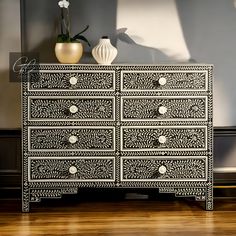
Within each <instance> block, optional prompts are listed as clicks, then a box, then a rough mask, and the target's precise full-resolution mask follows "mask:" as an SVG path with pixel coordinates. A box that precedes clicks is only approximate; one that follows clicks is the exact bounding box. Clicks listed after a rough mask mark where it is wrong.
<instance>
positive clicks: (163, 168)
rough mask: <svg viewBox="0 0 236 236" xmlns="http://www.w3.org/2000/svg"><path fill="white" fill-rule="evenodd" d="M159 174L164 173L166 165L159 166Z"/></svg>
mask: <svg viewBox="0 0 236 236" xmlns="http://www.w3.org/2000/svg"><path fill="white" fill-rule="evenodd" d="M158 171H159V173H160V174H165V173H166V167H165V166H160V167H159V169H158Z"/></svg>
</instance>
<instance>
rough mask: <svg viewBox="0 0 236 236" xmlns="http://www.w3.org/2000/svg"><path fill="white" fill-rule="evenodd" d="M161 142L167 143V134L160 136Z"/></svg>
mask: <svg viewBox="0 0 236 236" xmlns="http://www.w3.org/2000/svg"><path fill="white" fill-rule="evenodd" d="M158 141H159V143H165V142H166V137H165V136H160V137H159V138H158Z"/></svg>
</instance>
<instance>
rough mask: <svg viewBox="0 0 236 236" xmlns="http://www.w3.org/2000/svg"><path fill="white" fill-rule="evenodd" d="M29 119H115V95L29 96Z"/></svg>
mask: <svg viewBox="0 0 236 236" xmlns="http://www.w3.org/2000/svg"><path fill="white" fill-rule="evenodd" d="M28 104H29V111H30V112H29V120H75V119H76V120H84V121H87V120H90V121H93V120H94V121H114V120H115V98H113V97H29V103H28Z"/></svg>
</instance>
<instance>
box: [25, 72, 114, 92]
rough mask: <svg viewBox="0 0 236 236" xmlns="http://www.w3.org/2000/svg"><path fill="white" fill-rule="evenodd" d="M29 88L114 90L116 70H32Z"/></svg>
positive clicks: (35, 89) (30, 89)
mask: <svg viewBox="0 0 236 236" xmlns="http://www.w3.org/2000/svg"><path fill="white" fill-rule="evenodd" d="M28 90H29V91H38V90H40V91H41V90H47V91H50V90H52V91H55V90H80V91H83V90H84V91H91V90H92V91H94V90H95V91H96V90H98V91H114V90H115V72H114V71H109V70H104V71H102V70H99V71H89V70H85V71H76V70H74V71H66V70H64V71H47V70H45V71H43V70H40V71H31V72H29V83H28Z"/></svg>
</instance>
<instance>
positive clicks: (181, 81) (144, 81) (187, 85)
mask: <svg viewBox="0 0 236 236" xmlns="http://www.w3.org/2000/svg"><path fill="white" fill-rule="evenodd" d="M162 77H164V78H165V79H166V84H165V85H161V86H160V84H159V82H158V81H159V79H160V78H162ZM122 79H123V89H124V90H137V89H139V90H156V89H158V90H166V89H171V90H177V89H184V90H194V89H196V90H206V73H204V72H202V73H200V72H174V73H167V72H123V78H122Z"/></svg>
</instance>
